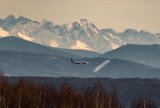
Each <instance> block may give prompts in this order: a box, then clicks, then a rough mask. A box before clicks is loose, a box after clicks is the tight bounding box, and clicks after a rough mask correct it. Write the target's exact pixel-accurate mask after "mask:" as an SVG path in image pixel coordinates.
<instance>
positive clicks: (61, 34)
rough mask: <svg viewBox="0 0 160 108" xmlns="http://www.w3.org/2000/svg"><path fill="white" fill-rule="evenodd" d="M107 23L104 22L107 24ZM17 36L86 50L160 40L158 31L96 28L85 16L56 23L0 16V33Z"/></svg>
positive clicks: (35, 41)
mask: <svg viewBox="0 0 160 108" xmlns="http://www.w3.org/2000/svg"><path fill="white" fill-rule="evenodd" d="M106 26H107V24H106ZM6 36H17V37H20V38H22V39H25V40H28V41H31V42H34V43H38V44H41V45H45V46H50V47H58V48H65V49H80V50H89V51H95V52H99V53H105V52H106V51H110V50H113V49H116V48H119V47H120V46H123V45H126V44H149V45H150V44H159V43H160V33H156V34H153V33H149V32H146V31H144V30H141V31H137V30H134V29H126V30H125V31H124V32H121V33H119V32H116V31H114V30H113V29H110V28H107V29H99V28H97V27H96V25H94V24H93V23H91V22H89V21H88V20H87V19H80V20H78V21H73V22H70V23H66V24H62V25H57V24H55V23H53V22H52V21H47V20H43V21H39V22H38V21H33V20H31V19H28V18H26V17H23V16H20V17H18V18H15V16H13V15H9V16H8V17H6V18H4V19H0V37H6Z"/></svg>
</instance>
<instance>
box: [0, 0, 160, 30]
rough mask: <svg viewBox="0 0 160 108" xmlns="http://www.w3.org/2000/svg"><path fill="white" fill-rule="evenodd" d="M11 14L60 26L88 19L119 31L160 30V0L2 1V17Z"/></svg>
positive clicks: (0, 11) (101, 26)
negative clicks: (44, 20)
mask: <svg viewBox="0 0 160 108" xmlns="http://www.w3.org/2000/svg"><path fill="white" fill-rule="evenodd" d="M10 14H12V15H15V16H16V17H19V16H20V15H22V16H25V17H27V18H30V19H32V20H38V21H41V20H42V19H46V20H50V21H52V22H54V23H56V24H59V25H61V24H64V23H67V22H72V21H76V20H79V19H81V18H86V19H88V20H89V21H90V22H92V23H94V24H95V25H96V26H97V27H98V28H112V29H114V30H116V31H118V32H122V31H124V30H125V29H126V28H133V29H137V30H146V31H149V32H152V33H156V32H160V0H0V18H2V19H3V18H5V17H7V16H8V15H10Z"/></svg>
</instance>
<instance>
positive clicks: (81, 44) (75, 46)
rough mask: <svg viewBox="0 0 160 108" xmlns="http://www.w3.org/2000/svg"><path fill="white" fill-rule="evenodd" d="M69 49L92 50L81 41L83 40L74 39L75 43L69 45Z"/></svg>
mask: <svg viewBox="0 0 160 108" xmlns="http://www.w3.org/2000/svg"><path fill="white" fill-rule="evenodd" d="M71 49H82V50H90V51H92V49H91V48H89V47H88V46H87V45H86V44H85V43H83V42H81V41H79V40H77V41H76V43H75V45H73V46H72V47H71Z"/></svg>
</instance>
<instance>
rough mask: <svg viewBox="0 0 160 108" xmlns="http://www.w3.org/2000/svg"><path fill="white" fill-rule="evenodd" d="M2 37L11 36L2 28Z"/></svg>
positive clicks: (0, 34)
mask: <svg viewBox="0 0 160 108" xmlns="http://www.w3.org/2000/svg"><path fill="white" fill-rule="evenodd" d="M0 36H1V37H6V36H9V32H7V31H5V30H4V29H3V28H1V27H0Z"/></svg>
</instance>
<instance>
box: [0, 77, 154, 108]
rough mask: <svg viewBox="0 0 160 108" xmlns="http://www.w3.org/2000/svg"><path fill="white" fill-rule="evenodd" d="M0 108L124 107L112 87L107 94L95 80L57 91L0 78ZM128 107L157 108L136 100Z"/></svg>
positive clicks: (48, 87) (144, 101)
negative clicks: (76, 88)
mask: <svg viewBox="0 0 160 108" xmlns="http://www.w3.org/2000/svg"><path fill="white" fill-rule="evenodd" d="M0 108H125V105H123V104H122V103H120V101H119V99H118V97H117V94H116V91H115V90H114V88H113V89H112V90H111V91H109V92H107V91H106V90H105V89H104V88H103V86H102V84H101V83H100V82H99V81H97V82H96V83H94V84H93V86H92V87H89V88H84V90H82V91H79V92H78V91H76V90H74V89H73V87H72V86H70V85H69V84H68V83H66V82H64V83H63V84H62V85H61V87H60V88H56V86H55V85H54V84H52V85H48V84H36V83H34V82H33V81H29V80H23V79H21V80H19V81H18V82H16V83H12V84H11V83H8V82H7V80H6V78H5V77H4V76H0ZM130 108H157V106H156V105H155V104H154V103H153V102H150V101H148V100H147V99H146V98H140V99H137V100H136V101H134V102H133V103H132V104H131V106H130Z"/></svg>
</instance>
